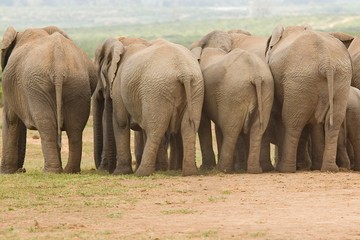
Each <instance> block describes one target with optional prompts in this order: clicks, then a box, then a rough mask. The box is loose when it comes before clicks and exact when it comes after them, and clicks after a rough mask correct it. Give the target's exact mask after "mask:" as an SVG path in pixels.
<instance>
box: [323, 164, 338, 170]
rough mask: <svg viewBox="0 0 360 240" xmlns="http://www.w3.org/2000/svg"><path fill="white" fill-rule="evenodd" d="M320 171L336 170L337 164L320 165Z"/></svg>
mask: <svg viewBox="0 0 360 240" xmlns="http://www.w3.org/2000/svg"><path fill="white" fill-rule="evenodd" d="M321 171H322V172H338V171H339V167H338V166H337V165H334V164H332V165H328V166H322V167H321Z"/></svg>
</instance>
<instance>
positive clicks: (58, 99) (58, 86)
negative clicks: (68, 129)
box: [55, 79, 63, 149]
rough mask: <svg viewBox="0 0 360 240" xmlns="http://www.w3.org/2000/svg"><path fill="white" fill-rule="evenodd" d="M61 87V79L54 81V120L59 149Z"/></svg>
mask: <svg viewBox="0 0 360 240" xmlns="http://www.w3.org/2000/svg"><path fill="white" fill-rule="evenodd" d="M58 80H60V79H58ZM62 89H63V81H62V79H61V80H60V81H55V95H56V121H57V133H58V139H57V143H58V147H59V149H61V109H62Z"/></svg>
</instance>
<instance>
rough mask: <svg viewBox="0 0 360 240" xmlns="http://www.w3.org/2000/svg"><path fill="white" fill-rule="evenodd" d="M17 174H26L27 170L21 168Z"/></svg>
mask: <svg viewBox="0 0 360 240" xmlns="http://www.w3.org/2000/svg"><path fill="white" fill-rule="evenodd" d="M16 172H17V173H26V169H25V168H19V169H18V170H17V171H16Z"/></svg>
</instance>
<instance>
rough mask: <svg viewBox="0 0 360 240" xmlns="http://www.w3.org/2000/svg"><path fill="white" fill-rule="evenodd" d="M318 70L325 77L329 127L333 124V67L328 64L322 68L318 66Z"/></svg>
mask: <svg viewBox="0 0 360 240" xmlns="http://www.w3.org/2000/svg"><path fill="white" fill-rule="evenodd" d="M320 72H322V74H323V76H325V77H326V79H327V86H328V94H329V107H330V109H329V118H330V119H329V121H330V127H332V126H333V124H334V69H333V68H332V67H331V65H330V64H329V65H328V66H326V67H324V68H322V67H321V66H320Z"/></svg>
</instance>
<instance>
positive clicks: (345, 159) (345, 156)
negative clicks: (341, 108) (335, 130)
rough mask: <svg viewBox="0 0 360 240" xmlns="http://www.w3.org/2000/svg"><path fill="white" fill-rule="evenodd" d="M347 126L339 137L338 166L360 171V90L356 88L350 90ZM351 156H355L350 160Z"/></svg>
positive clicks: (343, 127) (342, 129)
mask: <svg viewBox="0 0 360 240" xmlns="http://www.w3.org/2000/svg"><path fill="white" fill-rule="evenodd" d="M345 124H346V125H343V126H342V128H341V132H340V135H339V141H338V154H337V158H338V165H339V166H340V167H342V168H345V169H350V168H352V169H353V170H356V171H360V90H359V89H357V88H355V87H351V88H350V93H349V99H348V103H347V107H346V118H345ZM340 136H341V137H340ZM347 144H350V145H351V147H350V148H349V146H347ZM349 150H351V152H350V151H349ZM348 151H349V153H348ZM349 155H350V156H352V155H353V156H352V157H351V158H349ZM350 159H351V161H350ZM351 162H352V164H350V163H351Z"/></svg>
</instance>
